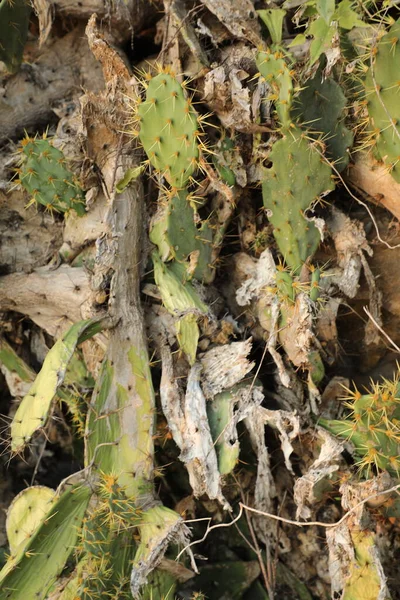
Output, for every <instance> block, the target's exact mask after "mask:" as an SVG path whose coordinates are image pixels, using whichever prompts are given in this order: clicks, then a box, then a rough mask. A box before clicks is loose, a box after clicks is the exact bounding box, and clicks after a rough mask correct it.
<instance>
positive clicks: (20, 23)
mask: <svg viewBox="0 0 400 600" xmlns="http://www.w3.org/2000/svg"><path fill="white" fill-rule="evenodd" d="M31 12H32V7H31V5H30V2H29V1H28V0H1V2H0V60H2V61H3V62H4V63H5V65H6V67H7V69H8V71H10V73H15V72H16V71H18V68H19V66H20V64H21V62H22V55H23V52H24V48H25V43H26V40H27V37H28V27H29V17H30V15H31Z"/></svg>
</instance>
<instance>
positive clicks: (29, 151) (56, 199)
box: [16, 137, 86, 216]
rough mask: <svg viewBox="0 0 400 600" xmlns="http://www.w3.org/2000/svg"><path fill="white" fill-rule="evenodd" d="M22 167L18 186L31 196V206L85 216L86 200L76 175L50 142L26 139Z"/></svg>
mask: <svg viewBox="0 0 400 600" xmlns="http://www.w3.org/2000/svg"><path fill="white" fill-rule="evenodd" d="M19 152H20V154H21V160H20V165H19V167H18V169H17V174H18V179H17V180H16V183H18V184H21V185H22V187H23V188H24V189H25V190H26V191H27V192H28V193H29V195H30V196H31V201H30V203H29V204H33V203H35V202H38V203H39V204H42V205H43V206H44V207H45V208H46V209H47V210H49V211H55V212H62V213H68V212H69V211H70V210H74V211H75V212H76V213H77V215H79V216H83V215H84V214H85V212H86V209H85V196H84V193H83V191H82V188H81V187H80V185H79V184H78V182H77V179H76V177H75V176H74V174H73V173H72V172H71V171H70V170H69V169H68V166H67V161H66V158H65V156H64V154H63V153H62V152H61V150H58V148H55V147H54V146H53V145H52V143H51V141H50V140H48V139H47V138H44V139H38V138H30V137H26V138H24V139H23V140H22V142H21V147H20V150H19Z"/></svg>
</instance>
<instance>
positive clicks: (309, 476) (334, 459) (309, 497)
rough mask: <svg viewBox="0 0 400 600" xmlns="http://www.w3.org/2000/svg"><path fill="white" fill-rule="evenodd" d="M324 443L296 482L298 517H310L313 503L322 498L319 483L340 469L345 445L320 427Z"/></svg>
mask: <svg viewBox="0 0 400 600" xmlns="http://www.w3.org/2000/svg"><path fill="white" fill-rule="evenodd" d="M318 435H319V437H320V438H322V440H323V443H322V447H321V450H320V454H319V456H318V458H317V459H316V460H315V461H314V462H313V464H312V465H311V466H310V468H309V469H308V471H307V473H305V474H304V475H303V476H302V477H300V478H299V479H297V480H296V482H295V484H294V501H295V503H296V504H297V510H296V519H300V518H301V519H309V518H310V517H311V509H310V508H309V507H312V506H313V504H315V503H316V502H318V501H319V500H320V498H318V497H316V494H315V491H316V487H317V485H318V484H320V483H321V482H322V481H323V480H324V479H325V478H327V477H329V476H330V475H331V474H332V473H334V472H335V471H337V470H338V468H339V463H340V456H341V454H342V452H343V449H344V445H343V443H340V442H339V441H338V440H337V439H336V438H335V437H333V436H332V435H330V434H329V433H328V432H327V431H324V430H323V429H320V428H319V429H318Z"/></svg>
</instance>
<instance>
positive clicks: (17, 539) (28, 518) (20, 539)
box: [6, 485, 56, 554]
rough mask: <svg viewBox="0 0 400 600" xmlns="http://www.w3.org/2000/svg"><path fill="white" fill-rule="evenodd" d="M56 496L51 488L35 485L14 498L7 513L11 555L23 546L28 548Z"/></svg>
mask: <svg viewBox="0 0 400 600" xmlns="http://www.w3.org/2000/svg"><path fill="white" fill-rule="evenodd" d="M55 494H56V493H55V491H54V490H52V489H51V488H48V487H45V486H44V485H35V486H33V487H29V488H27V489H26V490H23V491H22V492H20V493H19V494H18V496H16V497H15V498H14V500H13V501H12V503H11V505H10V506H9V509H8V511H7V520H6V531H7V538H8V543H9V546H10V552H11V554H15V553H16V552H17V550H18V548H19V547H20V545H21V544H23V545H24V546H26V544H27V543H28V542H29V539H30V538H31V537H32V534H33V533H34V532H35V531H36V529H37V528H38V527H39V525H40V523H41V522H42V521H43V520H44V517H45V516H46V514H47V513H48V512H49V510H50V507H51V503H52V502H53V499H54V496H55ZM21 547H22V546H21Z"/></svg>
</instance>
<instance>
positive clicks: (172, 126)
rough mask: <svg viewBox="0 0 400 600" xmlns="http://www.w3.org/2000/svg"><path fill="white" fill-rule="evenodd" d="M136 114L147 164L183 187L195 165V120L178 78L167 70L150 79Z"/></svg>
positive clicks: (197, 149) (196, 125) (177, 185)
mask: <svg viewBox="0 0 400 600" xmlns="http://www.w3.org/2000/svg"><path fill="white" fill-rule="evenodd" d="M138 115H139V122H140V132H139V138H140V141H141V143H142V145H143V148H144V150H145V152H146V154H147V156H148V158H149V160H150V163H151V164H152V165H153V167H154V168H155V169H156V170H157V171H158V172H159V173H161V174H162V175H163V176H165V178H166V179H167V181H168V182H169V183H170V185H171V186H172V187H174V188H183V187H186V185H187V183H188V182H189V179H190V177H191V176H192V175H193V173H194V172H195V171H196V169H197V166H198V161H199V156H200V149H199V140H198V129H199V123H198V118H197V113H196V111H195V110H194V108H193V106H192V102H191V100H190V99H189V98H187V97H186V95H185V92H184V89H183V87H182V85H181V84H180V83H179V81H177V79H176V78H175V77H173V76H172V75H171V74H169V73H160V74H158V75H156V76H155V77H153V78H152V79H150V80H149V81H148V83H147V90H146V99H145V101H144V102H142V103H141V104H140V105H139V107H138Z"/></svg>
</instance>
